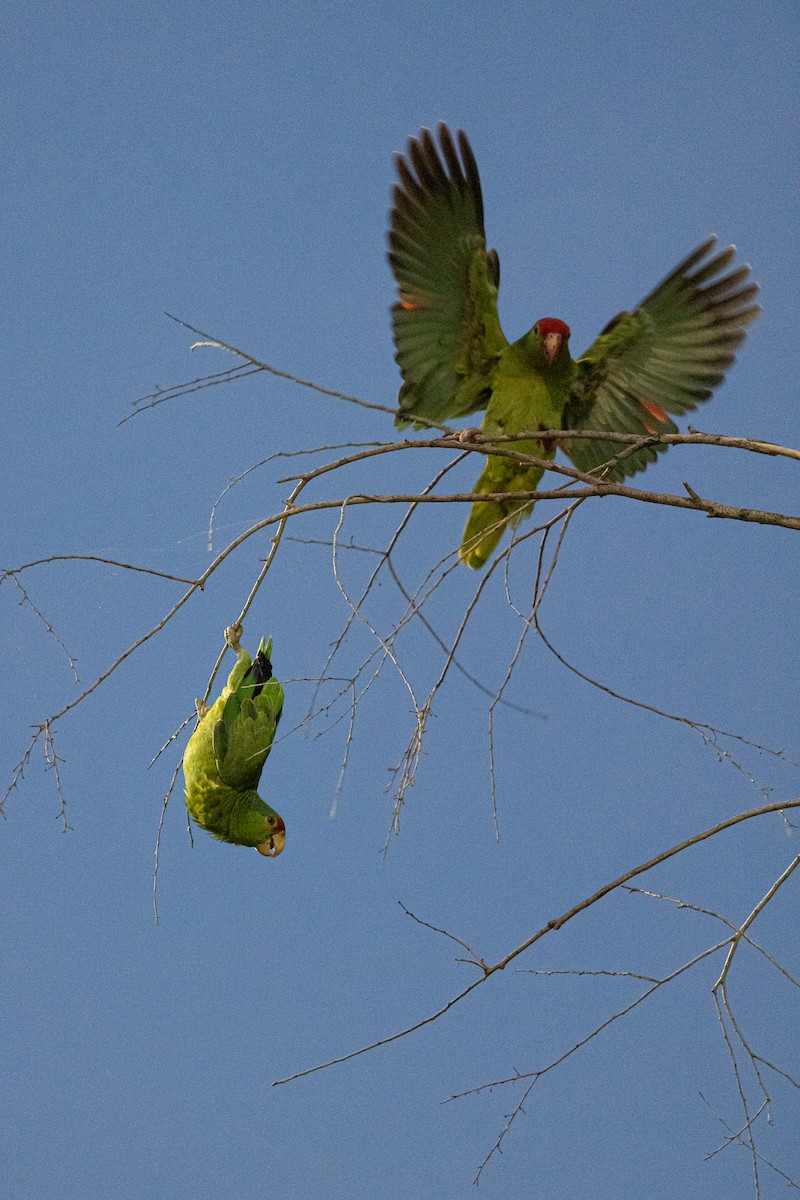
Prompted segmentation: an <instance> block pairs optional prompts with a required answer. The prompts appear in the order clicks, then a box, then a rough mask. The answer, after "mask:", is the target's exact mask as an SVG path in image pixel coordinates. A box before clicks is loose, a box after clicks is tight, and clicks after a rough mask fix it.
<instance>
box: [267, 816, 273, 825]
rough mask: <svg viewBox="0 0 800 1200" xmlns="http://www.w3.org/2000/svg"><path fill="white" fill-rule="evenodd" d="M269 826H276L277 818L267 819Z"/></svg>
mask: <svg viewBox="0 0 800 1200" xmlns="http://www.w3.org/2000/svg"><path fill="white" fill-rule="evenodd" d="M267 824H268V825H274V824H275V818H274V817H267Z"/></svg>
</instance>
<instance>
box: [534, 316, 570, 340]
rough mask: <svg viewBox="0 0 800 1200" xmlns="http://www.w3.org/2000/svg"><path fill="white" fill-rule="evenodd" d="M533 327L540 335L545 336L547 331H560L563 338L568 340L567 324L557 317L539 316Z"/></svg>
mask: <svg viewBox="0 0 800 1200" xmlns="http://www.w3.org/2000/svg"><path fill="white" fill-rule="evenodd" d="M534 329H535V330H536V332H537V333H538V334H539V335H540V336H541V337H547V335H548V333H560V334H561V336H562V337H563V338H564V339H565V340H569V325H567V324H566V322H565V321H559V319H558V317H541V318H540V319H539V320H538V321H537V322H536V324H535V325H534Z"/></svg>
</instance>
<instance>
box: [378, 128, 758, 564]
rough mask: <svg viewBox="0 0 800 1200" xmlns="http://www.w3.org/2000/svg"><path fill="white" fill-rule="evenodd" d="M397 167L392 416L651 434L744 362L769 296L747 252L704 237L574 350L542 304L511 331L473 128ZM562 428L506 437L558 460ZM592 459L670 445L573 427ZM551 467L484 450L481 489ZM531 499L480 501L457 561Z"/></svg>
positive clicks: (404, 420)
mask: <svg viewBox="0 0 800 1200" xmlns="http://www.w3.org/2000/svg"><path fill="white" fill-rule="evenodd" d="M396 165H397V173H398V178H399V182H398V183H397V184H396V185H395V188H394V196H393V201H394V203H393V207H392V210H391V214H390V229H389V262H390V264H391V267H392V270H393V272H394V275H395V279H396V280H397V287H398V291H399V301H398V303H397V304H395V305H394V306H393V308H392V323H393V328H394V340H395V346H396V349H397V353H396V355H395V357H396V359H397V362H398V365H399V367H400V371H401V374H402V376H403V385H402V387H401V389H400V396H399V400H398V404H399V409H400V411H399V414H398V416H397V418H396V421H395V423H396V425H397V426H398V428H400V429H404V428H405V427H406V426H408V425H410V424H413V423H415V422H417V424H418V427H419V424H420V423H419V422H418V418H420V417H422V418H427V419H428V420H430V421H433V422H439V423H443V422H446V421H449V420H451V419H453V418H457V417H463V416H467V415H468V414H469V413H473V412H477V411H478V410H480V409H485V410H486V412H485V416H484V419H483V425H482V430H483V431H484V433H487V434H514V433H520V432H523V431H527V430H538V429H541V430H546V429H550V430H552V429H578V430H581V429H586V430H592V431H598V432H602V431H604V430H605V431H608V432H615V433H637V434H642V435H645V436H646V435H650V434H660V433H676V432H677V428H678V427H677V425H676V424H675V423H674V421H672V420H670V417H669V416H668V415H667V414H668V413H674V414H676V415H680V414H682V413H685V412H688V411H690V410H691V409H693V408H695V407H696V406H697V404H699V403H700V402H701V401H702V400H708V398H709V397H710V396H711V393H712V391H713V389H714V388H715V387H717V385H718V384H720V383H721V382H722V380H723V378H724V376H725V371H726V370H727V369H728V367H729V366H730V365H731V363H732V362H733V361H734V351H735V350H736V348H737V347H738V346H739V345H740V343H741V342H742V341H743V339H744V336H745V327H746V326H747V325H749V324H750V323H751V322H752V321H754V320H755V319H756V317H757V316H758V313H759V311H760V309H759V308H758V305H756V304H754V303H753V299H754V297H755V295H756V293H757V292H758V287H757V285H756V284H754V283H752V282H748V276H749V273H750V269H749V267H747V266H741V267H737V268H735V269H733V270H729V269H728V268H729V267H730V265H731V263H732V261H733V257H734V253H735V249H734V247H733V246H729V247H728V248H727V249H724V250H717V249H716V248H715V247H716V238H713V237H711V238H708V239H707V240H706V241H704V242H702V243H701V245H699V246H698V247H697V249H696V250H693V251H692V253H691V254H689V255H688V256H687V257H686V258H685V259H684V260H683V262H681V263H679V265H678V266H677V267H676V268H675V270H674V271H673V272H672V273H671V274H670V275H668V276H667V277H666V279H664V280H663V281H662V282H661V283H660V284H659V285H658V287H657V288H656V289H655V291H653V292H651V293H650V295H649V296H647V297H646V298H645V299H644V300H643V301H642V302H641V304H640V305H639V307H638V308H636V309H634V310H633V311H632V312H621V313H619V314H618V315H617V316H616V317H614V318H613V320H612V321H609V323H608V324H607V325H606V327H605V329H604V330H603V331H602V333H601V334H600V336H599V337H598V338H597V339H596V341H595V342H593V343H592V345H591V346H590V347H589V349H588V350H587V351H586V352H585V353H584V354H583V355H582V356H581V357H580V358H578V359H573V358H572V357H571V356H570V352H569V326H568V325H566V324H565V323H564V321H560V320H557V319H556V318H554V317H544V318H541V319H540V320H538V321H537V322H536V324H535V325H534V326H533V328H532V329H531V330H530V331H529V332H528V333H526V334H525V336H524V337H521V338H520V339H519V341H516V342H513V343H511V344H509V342H508V341H507V340H506V337H505V335H504V334H503V331H502V329H501V328H500V322H499V320H498V317H497V288H498V284H499V282H500V263H499V260H498V257H497V252H496V251H495V250H487V248H486V234H485V232H484V228H483V198H482V195H481V182H480V178H479V175H478V168H477V166H476V164H475V158H474V156H473V153H472V148H471V147H470V144H469V142H468V141H467V138H466V135H465V134H464V133H463V131H462V130H458V132H457V133H456V134H455V137H454V136H453V134H452V133H451V132H450V130H449V129H448V127H447V126H446V125H444V124H441V125H440V126H439V144H438V146H437V144H436V140H435V139H434V137H433V135H432V134H431V132H430V130H428V129H423V130H422V132H421V133H420V135H419V137H417V138H411V139H410V141H409V144H408V152H407V155H406V156H405V157H403V156H402V155H397V157H396ZM558 445H559V442H558V439H557V438H547V439H542V440H539V439H535V438H531V439H525V440H521V441H517V442H511V443H507V446H508V448H509V449H513V450H516V451H519V452H521V453H523V454H530V455H534V456H536V457H537V458H544V459H551V458H552V457H553V456H554V454H555V451H556V448H557V447H558ZM562 448H563V451H564V453H565V454H566V455H567V457H568V458H570V459H571V460H572V462H573V463H574V465H575V466H576V467H577V468H578V470H580V471H590V472H592V473H593V474H595V475H596V476H597V478H598V479H599V480H605V481H619V480H621V479H624V478H625V476H627V475H633V474H634V473H635V472H636V471H642V470H644V468H645V467H646V466H647V464H648V463H649V462H653V461H654V460H655V459H656V457H657V455H658V454H659V453H661V451H662V450H664V449H666V447H665V446H655V445H652V444H651V445H648V446H644V447H641V448H639V449H637V450H635V451H634V452H630V450H629V448H628V447H626V446H625V445H622V444H620V443H615V442H606V441H604V440H603V439H602V438H592V439H588V438H583V439H582V438H564V439H563V447H562ZM542 474H543V471H542V469H541V468H538V467H532V466H526V465H525V464H523V463H520V462H517V461H514V459H512V458H506V457H501V456H500V455H491V454H490V455H487V458H486V465H485V467H484V469H483V472H482V473H481V476H480V478H479V479H478V482H477V483H476V485H475V488H474V491H476V492H479V493H480V492H486V493H498V492H522V491H533V490H534V489H535V488H536V486H537V484H538V482H539V480H540V478H541V476H542ZM532 507H533V505H532V504H531V503H530V501H527V500H520V499H518V498H517V499H513V500H512V499H508V500H491V501H489V500H483V501H479V502H477V503H476V504H474V505H473V507H472V511H471V513H470V517H469V520H468V521H467V525H466V528H465V530H464V537H463V540H462V543H461V549H460V552H459V554H460V558H461V561H462V562H464V563H466V564H467V565H468V566H470V567H475V568H479V567H482V566H483V565H484V563H485V562H486V560H487V559H488V557H489V555H490V554H491V553H492V551H493V550H494V548H495V546H496V545H497V543H498V542H499V540H500V538H501V537H502V535H503V532H504V530H505V528H506V527H507V526H509V525H510V526H515V525H516V524H517V523H518V522H519V521H520V520H521V519H522V518H523V517H524V516H526V515H527V514H528V513H529V512H530V511H531V509H532Z"/></svg>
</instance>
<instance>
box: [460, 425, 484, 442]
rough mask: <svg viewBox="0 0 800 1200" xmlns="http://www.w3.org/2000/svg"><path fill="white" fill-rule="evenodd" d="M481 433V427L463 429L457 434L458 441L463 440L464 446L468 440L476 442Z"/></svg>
mask: <svg viewBox="0 0 800 1200" xmlns="http://www.w3.org/2000/svg"><path fill="white" fill-rule="evenodd" d="M479 433H480V429H478V428H477V427H475V426H473V427H472V428H470V429H462V430H461V431H460V433H457V434H456V441H457V442H461V445H462V446H463V445H464V444H465V443H466V442H474V441H475V439H476V437H477V435H478V434H479Z"/></svg>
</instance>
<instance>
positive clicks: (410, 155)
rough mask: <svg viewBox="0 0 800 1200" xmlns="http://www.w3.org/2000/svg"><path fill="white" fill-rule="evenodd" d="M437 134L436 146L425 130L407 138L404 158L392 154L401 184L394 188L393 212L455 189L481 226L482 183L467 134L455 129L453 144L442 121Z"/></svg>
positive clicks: (401, 210) (406, 208)
mask: <svg viewBox="0 0 800 1200" xmlns="http://www.w3.org/2000/svg"><path fill="white" fill-rule="evenodd" d="M437 133H438V135H439V142H438V145H437V142H436V138H435V137H434V135H433V134H432V133H431V131H430V129H427V128H424V129H421V130H420V132H419V134H418V135H417V136H416V137H412V138H409V139H408V149H407V150H406V153H405V155H403V154H396V155H395V167H396V170H397V176H398V179H399V180H400V182H399V184H396V185H395V188H394V194H393V202H394V211H397V212H398V213H401V214H402V213H404V212H407V211H408V208H409V206H418V205H419V203H420V201H421V200H423V199H424V198H425V197H426V196H431V195H441V196H447V194H448V193H449V192H451V191H452V190H453V189H455V190H456V191H458V192H459V193H460V194H461V195H462V196H469V197H470V199H471V201H472V204H473V206H474V209H475V214H476V216H477V218H478V221H479V222H480V224H481V225H483V197H482V195H481V181H480V176H479V174H478V167H477V164H476V162H475V156H474V154H473V153H472V147H471V146H470V144H469V139H468V138H467V135H466V134H465V133H464V131H463V129H457V130H456V134H455V141H454V140H453V134H452V133H451V131H450V129H449V127H448V126H447V125H446V124H445V123H444V121H442V122H440V124H439V127H438V130H437ZM390 223H391V222H390Z"/></svg>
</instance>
